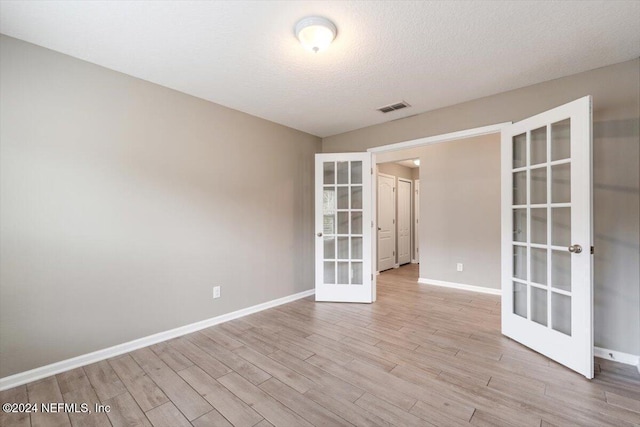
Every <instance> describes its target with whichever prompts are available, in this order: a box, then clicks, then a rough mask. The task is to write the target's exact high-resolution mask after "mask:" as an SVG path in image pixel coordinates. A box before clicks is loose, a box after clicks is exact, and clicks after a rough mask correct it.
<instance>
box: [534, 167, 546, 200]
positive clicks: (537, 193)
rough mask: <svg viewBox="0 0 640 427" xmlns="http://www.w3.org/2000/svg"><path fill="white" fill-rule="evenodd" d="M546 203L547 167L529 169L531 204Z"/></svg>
mask: <svg viewBox="0 0 640 427" xmlns="http://www.w3.org/2000/svg"><path fill="white" fill-rule="evenodd" d="M544 203H547V168H545V167H542V168H537V169H531V204H532V205H540V204H544Z"/></svg>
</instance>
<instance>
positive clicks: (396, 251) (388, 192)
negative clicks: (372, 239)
mask: <svg viewBox="0 0 640 427" xmlns="http://www.w3.org/2000/svg"><path fill="white" fill-rule="evenodd" d="M418 166H419V160H418V159H403V160H399V161H394V162H387V163H379V164H377V165H376V170H377V175H376V178H377V185H376V187H377V207H376V211H377V230H376V232H377V244H378V253H377V255H378V257H377V269H376V271H377V272H378V273H379V272H382V271H386V270H389V269H392V268H398V267H400V266H401V265H405V264H409V263H411V262H415V257H414V253H415V243H416V240H415V238H414V236H415V218H414V211H415V197H414V191H413V189H414V181H415V180H416V179H418V178H419V167H418Z"/></svg>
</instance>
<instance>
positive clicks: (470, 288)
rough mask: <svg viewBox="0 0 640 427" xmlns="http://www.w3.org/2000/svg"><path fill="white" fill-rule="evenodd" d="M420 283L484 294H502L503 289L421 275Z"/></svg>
mask: <svg viewBox="0 0 640 427" xmlns="http://www.w3.org/2000/svg"><path fill="white" fill-rule="evenodd" d="M418 283H420V284H421V285H431V286H440V287H443V288H452V289H459V290H463V291H472V292H480V293H483V294H491V295H502V291H501V290H500V289H495V288H485V287H484V286H474V285H465V284H462V283H454V282H445V281H444V280H435V279H424V278H422V277H421V278H419V279H418Z"/></svg>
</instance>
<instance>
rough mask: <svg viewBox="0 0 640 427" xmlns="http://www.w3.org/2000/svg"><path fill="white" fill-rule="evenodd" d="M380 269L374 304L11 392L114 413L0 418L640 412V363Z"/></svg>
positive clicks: (590, 422)
mask: <svg viewBox="0 0 640 427" xmlns="http://www.w3.org/2000/svg"><path fill="white" fill-rule="evenodd" d="M416 279H417V266H415V265H409V266H406V267H402V268H400V269H398V270H392V271H389V272H386V273H383V274H381V275H380V277H379V281H378V283H379V285H378V302H376V303H375V304H332V303H315V302H314V301H313V299H312V298H307V299H304V300H299V301H296V302H293V303H290V304H286V305H283V306H280V307H277V308H274V309H270V310H266V311H263V312H261V313H257V314H254V315H251V316H248V317H244V318H242V319H238V320H234V321H231V322H228V323H225V324H222V325H218V326H215V327H212V328H209V329H206V330H203V331H201V332H197V333H194V334H191V335H187V336H185V337H182V338H178V339H174V340H171V341H168V342H165V343H161V344H157V345H154V346H151V347H148V348H144V349H141V350H137V351H134V352H132V353H129V354H126V355H124V356H120V357H117V358H114V359H110V360H108V361H103V362H99V363H96V364H93V365H89V366H85V367H84V368H78V369H74V370H72V371H69V372H65V373H62V374H59V375H56V376H55V377H50V378H46V379H43V380H41V381H37V382H34V383H31V384H27V385H26V386H22V387H17V388H14V389H12V390H8V391H5V392H2V393H1V396H0V397H1V399H0V400H1V401H2V402H28V401H31V402H62V401H64V402H76V403H81V402H87V403H90V404H91V405H93V404H94V403H95V402H101V403H103V404H107V405H110V406H111V412H109V413H108V414H105V413H100V414H95V413H94V414H90V415H88V414H66V413H60V414H42V413H38V414H32V415H31V417H29V416H15V415H7V414H2V415H1V418H0V425H2V426H6V427H9V426H29V425H31V426H34V427H35V426H68V425H73V426H109V425H113V426H125V425H130V426H155V427H159V426H169V427H176V426H190V425H194V426H196V427H205V426H231V425H233V426H259V427H266V426H270V425H276V426H291V427H299V426H310V425H314V426H349V425H358V426H388V425H396V426H403V427H404V426H430V425H437V426H462V425H469V424H471V425H484V426H489V425H491V426H496V425H498V426H500V425H504V426H509V425H513V426H552V425H555V426H567V425H580V426H606V425H611V426H633V425H639V424H640V375H638V373H637V371H636V370H635V368H634V367H631V366H625V365H620V364H616V363H612V362H608V361H605V360H600V359H597V360H596V370H597V374H596V378H595V379H594V380H592V381H588V380H586V379H584V378H583V377H581V376H580V375H578V374H575V373H573V372H571V371H569V370H567V369H565V368H563V367H562V366H559V365H558V364H556V363H554V362H552V361H550V360H549V359H547V358H546V357H543V356H541V355H539V354H537V353H535V352H533V351H531V350H529V349H527V348H525V347H523V346H521V345H519V344H517V343H516V342H513V341H511V340H509V339H507V338H505V337H503V336H502V335H501V334H500V302H499V297H497V296H491V295H484V294H477V293H473V292H465V291H456V290H449V289H444V288H437V287H429V286H424V285H418V284H416Z"/></svg>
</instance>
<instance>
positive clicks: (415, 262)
mask: <svg viewBox="0 0 640 427" xmlns="http://www.w3.org/2000/svg"><path fill="white" fill-rule="evenodd" d="M411 264H420V262H419V261H418V260H417V259H412V260H411Z"/></svg>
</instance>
